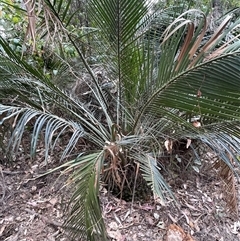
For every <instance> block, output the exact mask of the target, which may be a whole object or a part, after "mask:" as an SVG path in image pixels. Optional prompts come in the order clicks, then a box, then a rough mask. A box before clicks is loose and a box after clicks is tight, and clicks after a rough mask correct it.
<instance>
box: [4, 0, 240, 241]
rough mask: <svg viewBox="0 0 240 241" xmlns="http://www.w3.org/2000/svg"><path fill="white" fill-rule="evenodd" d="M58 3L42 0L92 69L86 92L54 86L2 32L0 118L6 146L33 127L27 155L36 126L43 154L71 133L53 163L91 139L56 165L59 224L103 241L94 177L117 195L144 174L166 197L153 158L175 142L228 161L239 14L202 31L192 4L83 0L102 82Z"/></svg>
mask: <svg viewBox="0 0 240 241" xmlns="http://www.w3.org/2000/svg"><path fill="white" fill-rule="evenodd" d="M39 2H40V1H39ZM59 2H60V3H62V1H59ZM59 2H58V1H54V4H55V5H53V4H52V3H51V1H48V0H45V1H44V2H43V3H44V7H45V8H46V9H47V12H48V14H49V16H51V19H55V21H57V23H58V26H61V28H62V29H61V30H62V31H63V32H64V34H65V37H66V36H67V41H69V43H71V44H72V45H73V46H74V47H75V50H76V51H77V52H78V54H79V57H80V59H81V61H82V63H83V66H84V67H85V71H86V72H87V73H88V74H89V76H90V77H91V81H86V82H84V80H82V83H84V84H85V85H86V86H87V88H88V91H87V94H88V96H89V98H88V99H87V101H86V98H84V96H85V94H86V93H85V92H84V93H80V98H75V97H74V96H72V95H71V94H68V93H66V92H65V91H63V90H61V89H60V88H59V87H58V86H57V85H56V84H54V83H53V81H52V80H51V78H50V77H49V76H46V75H44V73H42V72H41V70H39V69H36V68H34V67H33V66H31V65H30V64H28V63H27V62H25V61H23V60H22V59H21V57H19V56H18V55H17V54H15V53H14V51H12V49H11V48H10V47H9V46H8V43H7V42H6V41H5V40H4V39H2V38H1V39H0V45H1V47H2V48H1V57H0V61H1V65H0V75H1V81H0V96H1V98H2V99H4V102H3V103H2V104H1V105H0V114H1V118H2V120H1V123H6V122H7V121H10V123H11V127H12V133H11V138H10V139H9V140H8V144H9V151H11V152H12V153H14V152H16V151H17V150H18V147H19V145H20V141H21V138H22V136H23V133H24V131H25V130H26V126H27V125H32V128H30V129H29V128H28V131H31V135H32V138H31V154H32V155H34V154H35V152H36V147H37V143H38V140H39V136H40V133H43V134H44V141H45V156H46V159H47V156H48V154H49V152H50V151H52V150H54V147H55V145H56V143H57V141H58V139H59V138H61V135H62V134H64V133H66V132H68V133H70V134H71V137H70V139H69V142H68V144H67V146H66V147H65V149H64V151H63V153H62V158H61V161H64V159H65V158H66V157H67V156H69V155H70V154H71V153H73V150H74V147H75V146H76V144H77V142H78V141H79V140H80V139H82V140H85V142H87V143H90V144H91V148H90V149H89V150H84V151H82V150H79V153H78V154H77V157H76V158H74V160H71V161H67V162H65V163H64V164H62V163H61V168H63V167H65V169H66V171H69V170H73V173H72V175H71V177H70V179H69V182H70V183H73V184H74V187H75V190H74V193H73V195H72V198H71V202H70V205H69V207H70V214H69V215H68V218H67V220H66V222H65V228H66V229H67V230H68V231H69V234H70V235H71V236H72V238H73V240H84V239H87V240H107V234H106V232H105V226H104V222H103V219H102V216H101V208H100V203H99V187H100V184H105V185H106V184H107V185H108V187H109V189H110V190H112V189H114V188H115V189H116V190H118V191H119V193H120V197H121V194H122V193H123V192H124V189H126V188H129V191H130V192H131V193H132V195H133V194H134V193H135V187H136V185H137V183H138V182H141V183H143V184H144V182H145V183H146V184H147V185H148V186H149V188H150V189H151V191H152V193H153V196H154V197H160V198H162V199H163V200H164V197H165V196H166V195H168V194H170V195H172V194H171V189H170V187H169V186H168V184H167V183H166V181H165V180H164V178H163V176H162V175H161V158H162V156H163V155H165V154H166V153H169V155H170V154H171V153H172V152H173V148H174V143H176V142H177V141H178V140H185V143H186V145H187V146H189V145H191V143H192V142H193V141H194V140H198V141H200V142H202V143H204V144H206V145H207V146H208V147H209V148H210V149H212V150H213V151H214V152H215V153H216V154H217V155H218V156H219V158H220V159H221V160H222V161H224V163H226V164H227V167H229V168H230V169H232V168H233V166H232V160H235V161H237V158H236V156H237V154H239V150H240V127H239V126H240V67H239V66H240V51H239V47H240V41H239V40H238V36H237V31H238V24H239V21H238V20H237V21H234V22H232V20H231V16H226V18H225V19H224V20H222V22H221V23H220V24H219V28H218V29H216V30H215V32H214V33H213V35H212V36H210V37H209V38H208V36H207V34H206V32H207V29H208V23H207V18H206V16H205V15H204V14H203V13H201V12H199V11H197V10H189V11H187V12H185V13H183V14H180V13H179V14H178V13H176V12H174V11H169V10H166V11H160V10H159V11H154V12H152V11H151V4H149V3H148V1H147V0H131V1H129V0H90V1H89V3H88V17H89V19H90V21H91V25H92V26H91V27H92V29H94V34H93V35H94V36H92V37H91V39H92V41H93V43H92V44H93V46H94V48H95V49H94V54H95V56H97V57H96V58H97V61H99V63H98V64H99V65H101V66H102V69H104V71H105V72H106V73H107V76H108V81H107V82H102V81H101V80H100V79H101V78H99V76H98V75H97V74H96V73H95V72H94V68H93V66H92V65H90V64H89V62H88V59H86V58H85V57H84V55H83V53H82V52H81V48H80V47H79V42H78V38H77V36H75V35H74V34H72V33H70V32H69V31H68V26H69V25H68V23H69V21H70V20H71V19H70V20H69V21H68V22H67V24H66V21H64V20H65V19H61V15H60V14H59V11H58V10H59V8H58V7H57V3H59ZM60 3H59V4H60ZM178 10H179V9H178ZM64 16H66V13H65V15H64ZM74 16H75V15H73V16H72V17H71V18H74ZM232 32H233V34H235V35H231V34H230V33H232ZM229 36H231V38H229ZM70 71H71V73H76V71H75V70H73V69H72V68H70ZM59 113H60V114H59ZM193 148H194V147H193ZM57 169H58V168H57Z"/></svg>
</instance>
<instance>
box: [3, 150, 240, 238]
mask: <svg viewBox="0 0 240 241" xmlns="http://www.w3.org/2000/svg"><path fill="white" fill-rule="evenodd" d="M43 159H44V158H43V157H42V158H36V160H34V161H31V160H30V158H28V157H27V155H23V154H22V155H19V156H18V157H17V158H16V160H15V161H14V162H13V163H12V165H10V166H6V165H5V164H4V163H6V161H3V160H0V240H2V241H55V240H58V241H67V240H69V239H68V237H67V236H66V235H65V234H64V233H63V230H62V228H61V224H62V223H63V220H64V209H65V207H66V203H67V201H68V200H69V197H70V194H69V193H70V190H69V187H67V186H64V182H65V181H66V179H67V177H66V176H64V175H62V176H60V177H59V173H57V172H56V173H53V174H49V175H47V176H43V177H41V178H38V179H34V177H35V176H37V175H39V173H43V172H44V171H46V169H47V168H49V167H53V166H54V165H55V166H56V161H55V162H54V161H53V162H52V163H51V161H49V162H48V164H47V165H46V163H45V161H44V160H43ZM203 166H204V167H203V169H204V170H203V172H201V174H199V173H196V172H194V171H192V172H189V173H188V175H187V176H185V180H184V181H183V180H182V178H180V177H179V176H173V175H172V176H171V177H169V183H170V184H171V187H172V188H173V191H174V194H175V196H176V198H177V200H178V202H179V203H178V206H176V205H174V201H173V200H172V199H170V198H168V199H167V200H166V203H165V204H163V203H162V202H161V201H159V200H153V198H152V199H151V200H150V201H148V202H146V203H142V204H140V203H138V202H134V203H133V204H132V203H131V202H130V203H128V202H125V201H121V200H119V199H117V198H115V197H113V196H112V195H111V194H108V193H107V192H106V190H105V189H104V188H102V190H101V205H102V210H103V217H104V220H105V222H106V226H107V231H108V234H109V237H110V238H111V240H112V241H135V240H142V241H165V240H167V241H174V240H176V241H184V240H185V241H191V240H196V241H213V240H216V241H217V240H218V241H225V240H227V241H231V240H232V241H236V240H240V221H239V219H238V218H237V216H236V215H233V214H231V213H230V212H228V211H227V209H226V203H225V202H224V198H223V193H222V182H221V181H220V180H219V179H217V178H216V175H215V174H216V173H214V172H213V171H212V170H210V168H209V166H208V165H203ZM236 184H238V180H237V182H236ZM238 196H239V195H238ZM170 224H175V225H177V226H175V227H178V228H179V229H181V228H182V229H181V230H180V232H182V231H183V230H184V232H185V234H186V233H188V234H189V236H188V237H190V236H191V237H192V239H191V238H189V239H188V238H186V237H185V239H184V238H180V236H179V235H180V234H179V233H178V234H175V236H174V235H173V238H172V237H170V236H171V235H170V234H169V230H170V227H172V226H169V225H170Z"/></svg>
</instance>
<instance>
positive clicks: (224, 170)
mask: <svg viewBox="0 0 240 241" xmlns="http://www.w3.org/2000/svg"><path fill="white" fill-rule="evenodd" d="M229 157H230V156H229ZM229 159H230V161H232V157H230V158H229ZM214 168H215V170H216V171H217V173H218V175H219V177H220V178H221V179H222V182H223V189H222V190H223V194H224V198H225V201H226V203H227V207H228V209H229V211H230V212H231V213H233V214H235V215H236V216H237V217H238V205H237V204H238V200H237V190H236V184H235V177H234V172H233V170H232V169H231V168H230V167H229V166H228V165H227V164H226V163H225V162H224V161H223V160H218V161H217V162H216V163H215V164H214Z"/></svg>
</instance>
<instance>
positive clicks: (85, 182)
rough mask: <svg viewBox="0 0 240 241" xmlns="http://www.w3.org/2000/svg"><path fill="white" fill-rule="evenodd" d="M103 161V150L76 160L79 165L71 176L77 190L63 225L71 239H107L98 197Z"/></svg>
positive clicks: (95, 240) (71, 181)
mask: <svg viewBox="0 0 240 241" xmlns="http://www.w3.org/2000/svg"><path fill="white" fill-rule="evenodd" d="M103 161H104V151H99V152H95V153H93V154H88V155H85V156H81V157H79V158H78V159H77V160H76V162H77V164H78V166H79V167H78V169H77V170H76V171H75V172H74V173H73V175H72V176H71V177H70V179H69V181H70V183H74V185H75V186H76V190H75V192H74V194H73V196H72V198H71V202H70V206H69V208H70V215H69V217H68V219H67V220H66V222H65V225H64V227H65V228H66V229H67V231H69V234H70V237H71V238H72V240H85V239H87V240H92V241H97V240H103V241H104V240H107V236H106V231H105V226H104V221H103V218H102V214H101V208H100V203H99V197H98V195H99V178H100V176H99V174H100V172H101V168H102V166H103ZM75 164H76V163H75ZM69 168H71V167H69Z"/></svg>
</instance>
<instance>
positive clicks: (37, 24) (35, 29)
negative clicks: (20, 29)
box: [24, 0, 64, 52]
mask: <svg viewBox="0 0 240 241" xmlns="http://www.w3.org/2000/svg"><path fill="white" fill-rule="evenodd" d="M24 5H25V8H26V12H27V17H28V18H27V19H28V23H27V24H28V25H27V30H26V33H25V39H24V42H26V41H27V39H28V38H29V39H30V44H31V45H32V52H34V51H36V48H37V46H36V41H37V38H38V37H39V38H41V37H42V36H44V40H45V43H46V45H48V44H49V42H56V39H58V42H59V43H61V42H62V36H63V35H64V33H63V32H64V31H62V30H64V27H63V26H62V23H61V22H60V20H59V19H58V17H57V16H55V14H54V13H53V12H52V10H51V9H50V8H49V6H48V5H47V4H46V3H45V2H44V1H43V0H38V1H36V0H24ZM43 19H44V20H43Z"/></svg>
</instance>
